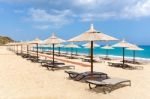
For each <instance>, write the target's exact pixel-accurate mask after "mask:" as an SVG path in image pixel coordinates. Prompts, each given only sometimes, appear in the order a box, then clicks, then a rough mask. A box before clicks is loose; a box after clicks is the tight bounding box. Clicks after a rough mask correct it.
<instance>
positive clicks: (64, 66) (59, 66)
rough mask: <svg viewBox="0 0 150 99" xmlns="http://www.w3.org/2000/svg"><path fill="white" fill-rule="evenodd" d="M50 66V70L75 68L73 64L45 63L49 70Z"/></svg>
mask: <svg viewBox="0 0 150 99" xmlns="http://www.w3.org/2000/svg"><path fill="white" fill-rule="evenodd" d="M49 68H51V70H52V71H54V70H58V69H59V70H60V69H75V66H73V65H65V64H54V65H53V64H49V65H47V69H48V70H49Z"/></svg>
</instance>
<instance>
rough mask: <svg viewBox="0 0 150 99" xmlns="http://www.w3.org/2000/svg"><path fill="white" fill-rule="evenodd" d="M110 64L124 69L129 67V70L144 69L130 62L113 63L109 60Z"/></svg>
mask: <svg viewBox="0 0 150 99" xmlns="http://www.w3.org/2000/svg"><path fill="white" fill-rule="evenodd" d="M108 66H112V67H119V68H123V69H129V70H134V69H138V70H143V67H142V66H130V65H128V64H124V65H123V64H122V63H112V62H108Z"/></svg>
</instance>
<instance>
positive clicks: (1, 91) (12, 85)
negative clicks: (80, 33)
mask: <svg viewBox="0 0 150 99" xmlns="http://www.w3.org/2000/svg"><path fill="white" fill-rule="evenodd" d="M56 58H57V57H56ZM61 59H64V60H65V59H66V58H63V57H61ZM72 61H76V62H81V60H77V59H74V60H72ZM65 64H67V65H74V66H75V71H79V72H84V71H89V70H90V67H84V66H80V65H77V64H71V63H65ZM85 64H87V65H88V64H89V63H85ZM140 66H143V67H144V69H143V70H126V69H121V68H115V67H109V66H108V63H107V62H105V63H104V62H102V63H94V71H100V72H104V73H107V74H108V75H109V76H110V77H118V78H124V79H129V80H131V83H132V85H131V86H126V87H122V88H119V89H116V90H114V91H112V92H111V93H108V94H104V93H103V92H102V91H101V90H100V89H98V88H97V89H92V90H90V89H89V87H88V84H87V83H82V82H78V81H74V80H70V79H68V75H67V74H66V73H64V70H56V71H50V70H47V69H46V68H44V67H41V65H40V64H39V63H32V62H31V61H28V60H26V59H23V58H22V57H21V56H17V55H16V54H15V53H13V52H11V51H8V50H7V49H6V47H3V46H1V47H0V75H1V77H0V99H100V98H101V99H110V98H111V99H149V98H150V94H149V91H150V86H149V84H150V76H149V75H150V63H147V64H144V65H140Z"/></svg>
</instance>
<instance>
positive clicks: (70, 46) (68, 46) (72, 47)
mask: <svg viewBox="0 0 150 99" xmlns="http://www.w3.org/2000/svg"><path fill="white" fill-rule="evenodd" d="M65 47H66V48H71V57H72V53H73V49H74V48H79V46H78V45H76V44H74V43H73V42H71V43H70V44H68V45H66V46H65Z"/></svg>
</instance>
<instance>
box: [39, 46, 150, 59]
mask: <svg viewBox="0 0 150 99" xmlns="http://www.w3.org/2000/svg"><path fill="white" fill-rule="evenodd" d="M139 47H141V48H143V49H144V50H143V51H136V57H138V58H146V59H150V46H147V45H140V46H139ZM40 48H42V49H43V50H45V51H46V50H52V48H50V47H40ZM55 50H58V48H55ZM76 50H77V52H78V53H82V54H89V49H87V48H84V47H82V46H81V48H78V49H74V50H73V52H74V53H76ZM61 51H64V52H66V51H68V52H70V51H71V49H70V48H63V47H62V48H61ZM94 55H106V50H104V49H101V48H94ZM109 55H111V56H122V48H114V49H113V50H109ZM125 56H126V57H132V56H133V51H130V50H125Z"/></svg>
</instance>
